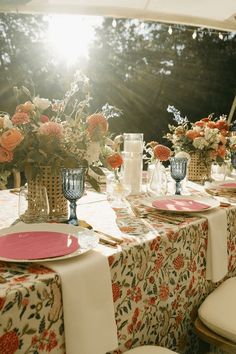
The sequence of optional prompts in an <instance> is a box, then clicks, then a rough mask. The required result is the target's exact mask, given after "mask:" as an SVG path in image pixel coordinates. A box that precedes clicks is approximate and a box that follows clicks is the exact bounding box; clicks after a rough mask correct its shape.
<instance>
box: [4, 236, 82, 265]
mask: <svg viewBox="0 0 236 354" xmlns="http://www.w3.org/2000/svg"><path fill="white" fill-rule="evenodd" d="M78 248H79V243H78V239H77V237H75V236H72V235H71V234H70V233H62V232H51V231H22V232H15V233H11V234H6V235H3V236H1V237H0V257H2V258H6V259H15V260H31V259H32V260H33V259H44V258H51V257H60V256H64V255H67V254H70V253H72V252H74V251H76V250H77V249H78Z"/></svg>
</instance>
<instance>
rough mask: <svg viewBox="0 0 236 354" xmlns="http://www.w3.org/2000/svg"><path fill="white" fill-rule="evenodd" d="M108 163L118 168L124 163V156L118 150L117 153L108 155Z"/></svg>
mask: <svg viewBox="0 0 236 354" xmlns="http://www.w3.org/2000/svg"><path fill="white" fill-rule="evenodd" d="M107 163H108V165H109V166H110V167H111V168H113V169H115V168H118V167H120V166H121V165H122V163H123V159H122V156H121V155H120V154H118V152H116V153H115V154H112V155H109V156H107Z"/></svg>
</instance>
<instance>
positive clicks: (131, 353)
mask: <svg viewBox="0 0 236 354" xmlns="http://www.w3.org/2000/svg"><path fill="white" fill-rule="evenodd" d="M125 353H126V354H171V353H172V354H174V353H175V352H173V351H172V350H170V349H166V348H162V347H155V346H150V345H145V346H143V347H137V348H134V349H131V350H128V351H127V352H125Z"/></svg>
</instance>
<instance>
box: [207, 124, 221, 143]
mask: <svg viewBox="0 0 236 354" xmlns="http://www.w3.org/2000/svg"><path fill="white" fill-rule="evenodd" d="M205 139H206V140H207V141H208V142H209V143H217V144H218V143H219V142H220V135H219V130H218V129H217V128H214V129H212V128H206V129H205Z"/></svg>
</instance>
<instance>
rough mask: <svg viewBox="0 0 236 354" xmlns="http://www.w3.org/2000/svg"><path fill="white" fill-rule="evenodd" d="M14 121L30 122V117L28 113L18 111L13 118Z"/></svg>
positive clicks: (16, 123) (15, 122) (18, 123)
mask: <svg viewBox="0 0 236 354" xmlns="http://www.w3.org/2000/svg"><path fill="white" fill-rule="evenodd" d="M11 121H12V123H13V124H15V125H20V124H27V123H29V122H30V117H29V114H28V113H25V112H17V113H15V114H14V116H13V117H12V119H11Z"/></svg>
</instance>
